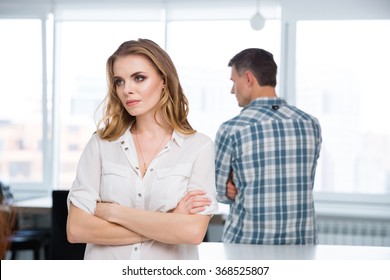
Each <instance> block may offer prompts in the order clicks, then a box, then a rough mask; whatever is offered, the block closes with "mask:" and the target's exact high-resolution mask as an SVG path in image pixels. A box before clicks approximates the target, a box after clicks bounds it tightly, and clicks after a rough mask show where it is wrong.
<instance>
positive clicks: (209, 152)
mask: <svg viewBox="0 0 390 280" xmlns="http://www.w3.org/2000/svg"><path fill="white" fill-rule="evenodd" d="M214 170H215V149H214V143H213V141H212V140H211V139H210V138H208V139H207V142H206V143H205V144H204V145H203V146H202V147H201V148H200V150H199V153H198V156H197V158H196V160H195V163H194V166H193V169H192V172H191V175H190V180H189V185H188V190H189V191H191V190H199V189H202V190H204V191H206V193H207V194H206V196H207V197H208V198H209V199H210V200H211V205H210V206H208V207H206V209H205V210H204V211H202V212H199V213H198V214H202V215H212V214H216V213H217V211H218V201H217V192H216V187H215V172H214Z"/></svg>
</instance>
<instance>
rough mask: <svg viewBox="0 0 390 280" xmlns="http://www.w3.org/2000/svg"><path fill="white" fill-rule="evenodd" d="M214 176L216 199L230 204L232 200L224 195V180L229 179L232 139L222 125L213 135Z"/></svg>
mask: <svg viewBox="0 0 390 280" xmlns="http://www.w3.org/2000/svg"><path fill="white" fill-rule="evenodd" d="M215 149H216V157H215V178H216V186H217V199H218V201H219V202H221V203H226V204H231V203H232V202H233V201H232V200H231V199H230V198H228V197H227V196H226V182H227V181H228V179H229V174H230V170H231V169H232V166H231V158H232V141H231V137H230V134H229V133H228V132H227V131H226V130H225V128H224V125H221V127H220V128H219V129H218V132H217V135H216V137H215Z"/></svg>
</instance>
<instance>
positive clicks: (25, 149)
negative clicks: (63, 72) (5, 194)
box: [0, 19, 44, 185]
mask: <svg viewBox="0 0 390 280" xmlns="http://www.w3.org/2000/svg"><path fill="white" fill-rule="evenodd" d="M0 34H1V44H0V80H1V82H0V92H1V94H0V178H2V179H3V180H7V181H10V182H12V183H13V184H20V185H27V184H29V185H31V184H35V185H42V183H43V149H42V146H43V142H44V137H43V109H44V108H43V107H42V99H43V94H42V92H43V90H42V89H43V86H42V84H43V80H42V61H43V60H42V24H41V20H37V19H28V20H12V19H4V20H0Z"/></svg>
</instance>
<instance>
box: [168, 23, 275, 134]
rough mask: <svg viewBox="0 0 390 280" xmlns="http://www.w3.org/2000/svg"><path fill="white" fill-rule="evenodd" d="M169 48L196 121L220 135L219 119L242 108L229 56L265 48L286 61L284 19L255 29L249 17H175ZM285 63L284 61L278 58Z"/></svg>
mask: <svg viewBox="0 0 390 280" xmlns="http://www.w3.org/2000/svg"><path fill="white" fill-rule="evenodd" d="M167 30H168V31H167V38H168V39H167V45H168V48H167V51H168V53H169V54H170V55H171V57H172V59H173V61H174V63H175V64H176V67H177V70H178V72H179V76H180V80H181V82H182V86H183V89H184V92H185V94H186V96H187V98H188V100H189V108H190V115H189V120H190V122H191V125H192V126H193V127H194V128H195V129H196V130H198V131H200V132H203V133H206V134H208V135H209V136H210V137H211V138H212V139H214V137H215V134H216V132H217V129H218V127H219V125H220V124H221V123H222V122H224V121H226V120H228V119H229V118H231V117H233V116H235V115H237V114H238V113H239V111H240V110H241V109H240V108H239V107H238V105H237V101H236V98H235V96H234V95H233V94H231V93H230V92H231V87H232V82H231V81H230V67H228V66H227V65H228V63H229V60H230V59H231V58H232V57H233V56H234V55H235V54H236V53H238V52H239V51H241V50H243V49H246V48H252V47H256V48H263V49H266V50H268V51H270V52H272V53H273V54H274V57H275V61H276V62H277V63H278V62H279V61H280V37H281V35H280V33H281V29H280V21H278V20H269V21H267V22H266V25H265V27H264V29H262V30H261V31H254V30H252V28H251V27H250V24H249V21H247V20H245V21H174V22H170V23H169V24H168V29H167ZM278 64H279V63H278Z"/></svg>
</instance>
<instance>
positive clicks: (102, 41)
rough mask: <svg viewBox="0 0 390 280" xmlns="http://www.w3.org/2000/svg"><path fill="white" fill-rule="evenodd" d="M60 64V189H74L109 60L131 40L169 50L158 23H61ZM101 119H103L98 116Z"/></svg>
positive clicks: (94, 119) (101, 97)
mask: <svg viewBox="0 0 390 280" xmlns="http://www.w3.org/2000/svg"><path fill="white" fill-rule="evenodd" d="M58 27H59V28H58V30H59V34H60V40H59V41H60V43H59V52H58V62H59V71H58V73H59V81H58V85H57V88H58V92H57V94H59V106H57V108H58V109H59V112H60V113H59V116H60V137H59V141H60V145H59V147H60V151H59V160H60V165H59V174H58V176H59V177H58V182H57V184H58V185H57V186H58V188H65V189H67V188H69V187H70V186H71V184H72V182H73V180H74V177H75V174H76V167H77V162H78V160H79V158H80V155H81V152H82V150H83V149H84V147H85V144H86V143H87V141H88V140H89V138H90V137H91V135H92V133H93V132H94V131H95V130H96V123H97V121H98V119H97V118H95V111H96V109H97V108H98V106H99V104H100V102H101V101H102V100H103V98H104V97H105V95H106V88H107V86H106V72H105V71H106V61H107V58H108V57H109V56H110V55H111V54H112V53H113V52H114V51H115V50H116V49H117V48H118V47H119V45H120V44H121V43H122V42H124V41H128V40H133V39H138V38H148V39H151V40H154V41H155V42H156V43H158V44H160V45H161V46H162V47H163V46H164V44H163V43H164V32H163V31H164V29H163V25H162V24H161V23H159V22H61V23H58ZM97 116H99V114H98V115H97Z"/></svg>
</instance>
